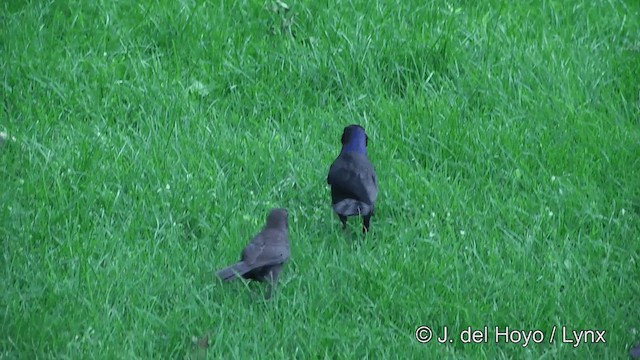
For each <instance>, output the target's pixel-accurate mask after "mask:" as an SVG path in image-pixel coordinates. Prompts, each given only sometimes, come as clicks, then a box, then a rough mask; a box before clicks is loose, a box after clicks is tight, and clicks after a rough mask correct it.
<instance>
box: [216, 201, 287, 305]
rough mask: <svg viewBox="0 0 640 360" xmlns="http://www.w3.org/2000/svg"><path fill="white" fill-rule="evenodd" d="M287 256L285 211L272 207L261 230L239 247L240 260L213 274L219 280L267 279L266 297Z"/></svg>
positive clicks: (275, 281) (269, 294) (270, 291)
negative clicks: (241, 247) (240, 249)
mask: <svg viewBox="0 0 640 360" xmlns="http://www.w3.org/2000/svg"><path fill="white" fill-rule="evenodd" d="M289 256H290V249H289V231H288V222H287V212H286V210H284V209H274V210H272V211H271V212H270V213H269V216H268V217H267V224H266V225H265V227H264V228H263V229H262V231H260V232H259V233H258V234H257V235H256V236H255V237H254V238H253V239H252V240H251V242H250V243H249V244H247V246H245V248H244V249H243V250H242V254H241V256H240V261H239V262H237V263H235V264H233V265H231V266H228V267H226V268H224V269H222V270H220V271H218V273H217V275H218V276H219V277H220V278H221V279H222V280H233V279H236V278H237V277H238V276H241V277H243V278H245V279H251V280H256V281H269V282H270V287H269V293H268V295H267V298H270V297H271V293H272V290H273V288H274V287H275V285H276V283H277V282H278V277H279V275H280V271H281V270H282V265H283V264H284V263H285V262H286V261H287V260H288V259H289Z"/></svg>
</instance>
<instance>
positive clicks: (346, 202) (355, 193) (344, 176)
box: [327, 125, 378, 233]
mask: <svg viewBox="0 0 640 360" xmlns="http://www.w3.org/2000/svg"><path fill="white" fill-rule="evenodd" d="M368 143H369V137H368V136H367V134H366V132H365V130H364V128H363V127H362V126H360V125H349V126H347V127H345V128H344V131H343V133H342V150H341V151H340V155H338V158H337V159H336V160H335V161H334V162H333V164H331V167H330V168H329V175H328V176H327V183H328V184H329V185H330V186H331V203H332V206H333V211H335V213H336V214H338V217H339V218H340V221H341V222H342V228H343V229H344V228H346V226H347V217H349V216H362V218H363V226H362V231H363V232H364V233H367V232H368V231H369V224H370V221H371V216H372V215H373V212H374V207H375V202H376V198H377V196H378V179H377V178H376V172H375V171H374V169H373V165H371V162H370V161H369V158H368V157H367V145H368Z"/></svg>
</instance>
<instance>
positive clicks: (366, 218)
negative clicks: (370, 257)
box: [362, 214, 371, 234]
mask: <svg viewBox="0 0 640 360" xmlns="http://www.w3.org/2000/svg"><path fill="white" fill-rule="evenodd" d="M370 221H371V214H369V215H367V216H363V217H362V232H363V233H365V234H366V233H368V232H369V222H370Z"/></svg>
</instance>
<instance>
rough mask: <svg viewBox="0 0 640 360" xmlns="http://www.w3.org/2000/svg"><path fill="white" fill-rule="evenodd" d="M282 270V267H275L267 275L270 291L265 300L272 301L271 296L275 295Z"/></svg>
mask: <svg viewBox="0 0 640 360" xmlns="http://www.w3.org/2000/svg"><path fill="white" fill-rule="evenodd" d="M280 269H282V266H281V265H280V266H273V267H272V268H271V270H269V274H268V275H267V280H268V281H269V285H268V286H269V290H268V291H267V295H265V297H264V299H265V300H269V299H271V295H273V289H275V287H276V285H277V284H278V277H279V276H280Z"/></svg>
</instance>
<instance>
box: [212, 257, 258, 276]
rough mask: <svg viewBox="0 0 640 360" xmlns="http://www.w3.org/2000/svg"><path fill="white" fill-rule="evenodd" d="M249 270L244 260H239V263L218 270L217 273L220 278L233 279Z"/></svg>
mask: <svg viewBox="0 0 640 360" xmlns="http://www.w3.org/2000/svg"><path fill="white" fill-rule="evenodd" d="M249 270H251V268H250V267H249V266H247V264H246V263H245V262H244V261H240V262H239V263H235V264H233V265H231V266H228V267H226V268H224V269H222V270H220V271H218V273H217V275H218V277H219V278H220V279H222V280H233V279H235V278H236V276H242V275H244V274H246V273H248V272H249Z"/></svg>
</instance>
